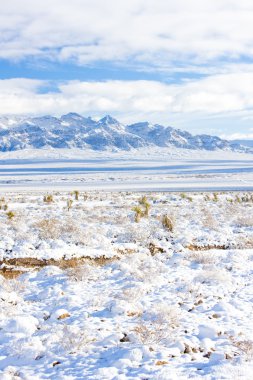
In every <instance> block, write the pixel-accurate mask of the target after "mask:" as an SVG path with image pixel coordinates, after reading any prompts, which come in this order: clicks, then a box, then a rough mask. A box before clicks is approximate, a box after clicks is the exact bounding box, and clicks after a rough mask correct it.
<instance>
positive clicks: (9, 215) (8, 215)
mask: <svg viewBox="0 0 253 380" xmlns="http://www.w3.org/2000/svg"><path fill="white" fill-rule="evenodd" d="M6 215H7V218H8V219H9V220H11V219H13V218H14V216H15V213H14V212H13V211H8V212H7V213H6Z"/></svg>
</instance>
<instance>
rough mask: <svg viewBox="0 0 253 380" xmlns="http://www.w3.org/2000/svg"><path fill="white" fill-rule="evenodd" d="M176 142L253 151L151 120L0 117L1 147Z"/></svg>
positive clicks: (182, 145) (74, 115) (95, 147)
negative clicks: (122, 122) (125, 122)
mask: <svg viewBox="0 0 253 380" xmlns="http://www.w3.org/2000/svg"><path fill="white" fill-rule="evenodd" d="M171 146H175V147H177V148H185V149H194V150H196V149H200V150H210V151H211V150H230V151H237V152H244V153H253V149H251V148H249V147H243V146H241V145H239V144H237V145H236V144H234V143H233V142H229V141H226V140H222V139H220V138H218V137H215V136H209V135H196V136H194V135H192V134H191V133H189V132H185V131H181V130H179V129H174V128H172V127H164V126H162V125H159V124H152V123H148V122H146V121H144V122H140V123H135V124H131V125H124V124H121V123H120V122H118V120H116V119H114V118H113V117H112V116H110V115H106V116H104V117H103V118H102V119H100V120H99V121H96V120H93V119H91V118H85V117H83V116H81V115H79V114H77V113H74V112H70V113H68V114H66V115H63V116H61V117H60V118H56V117H53V116H50V115H49V116H40V117H35V118H31V117H28V118H25V117H22V118H20V120H19V119H18V118H16V117H14V116H10V117H5V118H0V151H2V152H4V151H13V150H19V149H24V148H27V147H29V148H31V147H32V148H36V149H40V148H43V147H52V148H79V149H93V150H106V149H112V150H130V149H132V148H141V147H167V148H170V147H171Z"/></svg>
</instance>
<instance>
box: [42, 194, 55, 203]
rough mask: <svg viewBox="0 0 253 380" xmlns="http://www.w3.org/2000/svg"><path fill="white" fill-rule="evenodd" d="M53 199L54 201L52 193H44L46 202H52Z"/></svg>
mask: <svg viewBox="0 0 253 380" xmlns="http://www.w3.org/2000/svg"><path fill="white" fill-rule="evenodd" d="M53 201H54V198H53V195H52V194H47V195H44V197H43V202H45V203H52V202H53Z"/></svg>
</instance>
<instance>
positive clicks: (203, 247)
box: [186, 244, 229, 251]
mask: <svg viewBox="0 0 253 380" xmlns="http://www.w3.org/2000/svg"><path fill="white" fill-rule="evenodd" d="M186 248H188V249H189V250H190V251H210V250H211V249H221V250H225V249H229V247H228V246H227V245H215V244H214V245H211V244H210V245H209V244H208V245H197V244H190V245H188V246H187V247H186Z"/></svg>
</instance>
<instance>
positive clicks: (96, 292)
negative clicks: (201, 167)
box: [0, 187, 253, 380]
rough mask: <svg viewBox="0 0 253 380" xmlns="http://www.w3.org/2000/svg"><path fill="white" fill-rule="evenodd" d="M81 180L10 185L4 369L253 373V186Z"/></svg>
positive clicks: (114, 378)
mask: <svg viewBox="0 0 253 380" xmlns="http://www.w3.org/2000/svg"><path fill="white" fill-rule="evenodd" d="M75 190H76V188H75V187H74V188H72V192H70V191H58V190H57V191H56V190H54V191H50V192H49V191H44V190H43V189H37V191H36V192H35V191H34V190H32V189H30V190H29V189H26V191H18V190H17V189H15V191H13V192H10V191H8V192H7V190H6V191H5V189H2V192H1V201H0V206H1V209H0V231H1V241H0V262H1V275H0V379H1V380H40V379H41V380H42V379H43V380H44V379H54V380H74V379H80V380H81V379H82V380H83V379H90V380H124V379H131V380H135V379H140V380H158V379H159V380H170V379H172V380H173V379H175V380H177V379H179V380H180V379H208V380H214V379H227V380H231V379H252V371H253V361H252V360H253V326H252V323H251V322H252V301H253V281H252V275H253V216H252V215H253V194H252V193H250V192H236V193H234V192H225V193H224V192H219V193H212V192H208V193H205V192H203V193H201V192H198V193H194V192H191V193H181V194H180V193H166V192H152V191H149V192H147V193H146V194H145V193H137V192H123V191H121V192H106V191H102V189H100V190H99V191H88V192H87V191H84V190H83V189H82V190H80V191H79V192H78V191H75ZM17 275H19V276H17Z"/></svg>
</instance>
